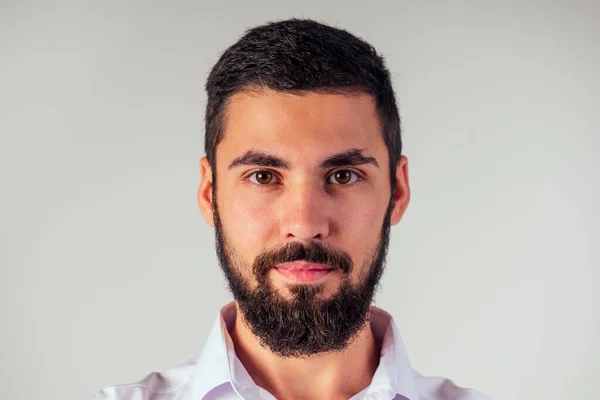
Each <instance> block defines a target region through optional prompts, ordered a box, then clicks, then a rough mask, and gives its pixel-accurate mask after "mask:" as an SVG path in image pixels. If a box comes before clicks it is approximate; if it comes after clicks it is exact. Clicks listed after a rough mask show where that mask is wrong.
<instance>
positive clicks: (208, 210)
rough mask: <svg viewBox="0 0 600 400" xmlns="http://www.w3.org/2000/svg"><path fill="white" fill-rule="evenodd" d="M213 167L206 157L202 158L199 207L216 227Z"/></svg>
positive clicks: (206, 218) (207, 221)
mask: <svg viewBox="0 0 600 400" xmlns="http://www.w3.org/2000/svg"><path fill="white" fill-rule="evenodd" d="M212 188H213V181H212V168H211V167H210V164H209V163H208V159H207V158H206V157H202V158H201V159H200V186H198V207H199V208H200V211H201V212H202V216H203V217H204V219H205V220H206V223H207V224H209V225H210V226H212V227H214V226H215V222H214V216H213V197H212Z"/></svg>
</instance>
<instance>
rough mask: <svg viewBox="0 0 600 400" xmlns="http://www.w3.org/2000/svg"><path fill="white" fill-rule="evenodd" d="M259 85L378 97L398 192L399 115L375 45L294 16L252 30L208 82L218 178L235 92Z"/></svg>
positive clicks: (210, 143)
mask: <svg viewBox="0 0 600 400" xmlns="http://www.w3.org/2000/svg"><path fill="white" fill-rule="evenodd" d="M256 87H266V88H269V89H272V90H276V91H282V92H291V93H296V94H302V93H305V92H308V91H316V92H323V93H341V94H344V93H356V92H364V93H367V94H369V95H371V96H373V98H374V100H375V105H376V108H377V113H378V116H379V120H380V125H381V131H382V134H383V139H384V141H385V144H386V146H387V149H388V154H389V160H390V180H391V186H392V196H393V195H394V194H395V191H396V179H395V174H396V164H397V163H398V161H399V160H400V155H401V154H402V139H401V128H400V116H399V113H398V108H397V105H396V99H395V95H394V90H393V88H392V82H391V77H390V73H389V71H388V70H387V68H386V66H385V60H384V59H383V57H382V56H381V55H379V54H378V53H377V51H376V50H375V49H374V48H373V46H371V45H370V44H369V43H367V42H366V41H365V40H363V39H361V38H358V37H356V36H355V35H353V34H351V33H349V32H348V31H346V30H343V29H339V28H335V27H332V26H329V25H325V24H323V23H320V22H317V21H313V20H309V19H296V18H292V19H287V20H283V21H277V22H270V23H267V24H264V25H261V26H257V27H255V28H252V29H248V30H247V31H246V32H245V34H244V35H243V36H242V37H241V38H240V39H239V40H238V41H237V42H236V43H234V44H233V45H232V46H231V47H229V48H228V49H227V50H225V52H224V53H223V54H222V55H221V57H220V58H219V60H218V61H217V63H216V64H215V65H214V67H213V68H212V70H211V71H210V74H209V76H208V79H207V82H206V86H205V89H206V92H207V95H208V101H207V104H206V114H205V136H204V150H205V152H206V157H207V159H208V162H209V164H210V165H211V167H212V170H213V178H214V177H215V176H214V174H215V169H216V168H215V166H216V163H215V159H216V148H217V145H218V144H219V143H220V142H221V141H222V140H223V135H224V132H223V126H224V116H225V113H224V110H225V109H226V107H227V104H228V101H229V100H230V98H231V96H232V95H234V94H235V93H237V92H243V91H244V90H249V89H253V88H256ZM215 183H216V182H215Z"/></svg>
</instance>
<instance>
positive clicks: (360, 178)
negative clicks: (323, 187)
mask: <svg viewBox="0 0 600 400" xmlns="http://www.w3.org/2000/svg"><path fill="white" fill-rule="evenodd" d="M341 171H348V172H350V173H353V174H354V175H356V180H355V181H354V182H353V183H331V185H335V186H343V187H352V186H354V185H356V184H357V183H358V182H360V181H363V180H365V177H364V174H362V173H361V172H358V171H356V170H354V169H349V168H344V169H337V170H335V171H333V172H332V173H331V174H329V175H328V176H327V179H326V181H327V183H329V182H328V181H329V179H331V177H332V176H334V175H335V174H336V173H337V172H341ZM260 172H268V173H271V174H273V176H275V177H277V179H279V176H278V174H277V173H275V172H274V171H270V170H268V169H257V170H254V171H252V172H250V173H248V174H246V175H245V176H244V180H245V181H249V183H250V184H251V185H253V186H257V187H259V188H260V189H265V188H268V187H269V186H271V185H274V184H276V183H265V184H260V183H254V182H252V181H251V180H250V177H252V176H254V175H256V174H258V173H260Z"/></svg>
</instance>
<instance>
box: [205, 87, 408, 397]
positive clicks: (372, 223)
mask: <svg viewBox="0 0 600 400" xmlns="http://www.w3.org/2000/svg"><path fill="white" fill-rule="evenodd" d="M353 149H359V150H361V151H362V154H363V155H364V156H366V157H372V158H374V159H375V160H376V162H377V164H378V166H376V165H374V164H372V163H366V164H360V165H351V166H341V167H327V168H323V167H322V166H321V164H322V162H323V161H324V160H326V159H328V158H329V157H331V156H333V155H336V154H339V153H344V152H347V151H349V150H353ZM250 150H252V151H259V152H262V153H266V154H268V155H271V156H274V157H277V158H279V159H281V160H283V161H285V163H287V164H288V168H282V167H277V168H273V167H265V166H261V165H245V164H243V165H238V166H235V167H233V168H229V167H230V164H231V163H232V162H233V161H234V160H235V159H237V158H239V157H241V156H243V155H244V154H246V153H247V152H248V151H250ZM216 161H217V162H216V176H217V182H218V185H217V192H216V196H217V201H218V208H219V213H220V217H221V221H222V226H223V231H224V233H225V235H226V237H227V239H228V241H229V243H230V244H231V245H232V247H233V248H234V249H235V252H236V254H238V255H239V257H241V258H242V259H241V260H240V262H241V264H240V265H247V266H250V265H251V264H252V261H253V260H254V258H255V257H256V256H257V255H258V254H260V253H261V252H262V251H264V250H265V249H268V248H272V247H277V246H281V245H282V244H284V243H287V242H289V241H299V242H304V243H306V244H308V243H309V242H310V241H313V240H314V241H321V242H323V243H325V244H329V245H331V246H333V247H335V248H337V249H341V250H343V251H345V252H347V253H348V254H349V255H350V256H351V258H352V260H353V262H354V265H355V268H354V270H353V272H352V275H351V276H350V279H351V281H352V283H353V284H356V283H357V282H359V281H360V279H362V278H363V277H364V276H365V275H366V271H365V270H364V269H365V268H366V266H365V260H367V259H368V257H369V255H370V252H372V250H373V249H374V248H375V246H376V245H377V240H378V237H379V236H378V235H379V233H380V230H381V227H382V224H383V218H384V214H385V211H386V208H387V206H388V201H389V199H390V195H391V188H390V180H389V167H388V165H389V157H388V153H387V148H386V145H385V142H384V141H383V137H382V135H381V132H380V126H379V120H378V117H377V112H376V108H375V103H374V101H373V99H372V97H371V96H369V95H368V94H351V95H348V94H344V95H342V94H323V93H316V92H310V93H307V94H303V95H294V94H290V93H281V92H275V91H273V90H270V89H262V88H261V89H256V90H253V91H251V92H244V93H238V94H236V95H234V96H233V97H232V98H231V101H230V103H229V106H228V109H227V113H226V121H225V136H224V139H223V141H222V142H221V143H220V144H219V145H218V146H217V150H216ZM256 171H266V172H270V173H271V174H267V175H262V178H263V179H262V180H259V178H260V177H261V175H256V174H253V172H256ZM336 171H341V172H343V173H344V174H347V172H344V171H352V172H356V174H355V173H352V174H351V178H350V180H349V182H348V183H345V182H347V179H341V182H343V183H340V180H338V179H336V178H335V175H334V176H332V174H334V173H335V172H336ZM200 173H201V183H200V187H199V189H198V205H199V207H200V210H201V212H202V214H203V216H204V218H205V220H206V221H207V223H208V224H209V225H211V226H213V227H214V220H213V207H212V202H213V198H212V186H213V182H212V170H211V167H210V165H209V163H208V160H207V159H206V157H203V158H202V159H201V160H200ZM343 176H345V177H346V178H347V175H343ZM265 177H268V178H269V179H270V181H269V183H268V184H262V185H261V183H260V182H265V181H268V179H264V178H265ZM358 177H360V178H362V179H357V178H358ZM395 180H396V183H397V193H396V195H395V197H394V199H393V202H394V203H393V210H392V213H391V217H390V223H391V224H392V225H395V224H397V223H398V222H399V221H400V219H401V218H402V215H403V214H404V211H405V210H406V208H407V206H408V203H409V200H410V189H409V182H408V160H407V158H406V157H405V156H402V157H401V159H400V161H399V162H398V164H397V172H396V176H395ZM241 272H242V274H243V276H244V278H245V279H246V280H247V281H248V282H249V283H250V285H251V286H252V287H256V281H255V278H254V277H253V275H252V273H251V271H249V270H245V271H241ZM269 279H270V280H271V283H272V284H273V286H274V287H276V288H277V290H278V291H279V292H280V293H281V294H282V295H283V296H284V297H286V298H289V297H290V293H289V291H288V286H289V284H290V282H289V281H287V280H286V279H285V278H284V277H283V276H282V275H281V274H279V273H278V272H277V271H276V270H271V271H270V272H269ZM341 279H342V275H341V273H340V272H338V271H335V272H334V273H331V274H329V275H328V276H327V277H325V278H324V279H323V280H321V281H319V282H318V283H319V284H322V285H323V291H322V292H321V294H320V295H321V296H322V297H324V298H327V297H328V296H331V295H332V294H335V293H336V291H337V290H338V289H339V286H340V282H341ZM307 284H310V283H307ZM230 334H231V337H232V340H233V343H234V347H235V351H236V354H237V356H238V358H239V359H240V361H241V362H242V363H243V364H244V366H245V368H246V369H247V370H248V372H249V374H250V376H251V377H252V378H253V379H254V381H255V382H256V384H258V385H259V386H261V387H262V388H264V389H266V390H267V391H269V392H270V393H271V394H273V395H274V396H275V397H276V398H278V399H348V398H350V397H351V396H353V395H354V394H356V393H358V392H360V391H361V390H362V389H364V388H365V387H367V386H368V385H369V384H370V382H371V379H372V376H373V374H374V373H375V370H376V368H377V365H378V362H379V356H380V355H379V349H378V347H377V345H376V343H375V340H374V338H373V335H372V332H371V330H370V328H369V326H368V325H367V326H365V328H363V329H362V330H361V331H360V333H359V335H358V337H357V338H356V339H355V340H354V341H352V342H351V343H350V345H349V346H348V347H347V348H346V349H345V350H344V351H342V352H337V353H326V354H323V355H320V356H319V357H312V358H299V359H294V358H281V357H277V356H275V355H274V354H272V353H271V352H270V351H269V350H268V349H266V348H263V347H262V346H261V345H260V344H259V343H258V341H257V340H256V338H255V337H254V336H253V335H252V333H251V331H250V330H249V328H248V327H247V325H245V324H244V321H243V315H241V313H240V312H239V308H238V314H237V320H236V323H235V327H234V328H233V329H232V331H231V332H230Z"/></svg>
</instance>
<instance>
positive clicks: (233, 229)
mask: <svg viewBox="0 0 600 400" xmlns="http://www.w3.org/2000/svg"><path fill="white" fill-rule="evenodd" d="M228 198H229V199H231V200H230V201H228V202H226V203H225V204H224V205H223V207H224V210H223V211H222V212H221V219H222V220H223V226H224V227H225V229H226V230H227V231H228V232H230V234H229V240H230V241H231V242H232V244H233V245H234V246H235V248H236V249H237V250H238V254H239V255H240V256H241V257H243V258H244V259H245V258H247V256H248V255H251V256H252V257H254V256H256V255H257V254H258V253H259V252H261V251H262V250H263V248H262V247H263V245H264V243H265V241H266V239H267V237H268V235H269V232H270V227H271V226H272V224H273V221H272V218H273V217H272V213H270V212H268V207H265V206H264V202H258V203H257V202H252V201H248V200H245V199H243V198H241V197H239V196H237V197H236V196H230V197H228Z"/></svg>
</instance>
